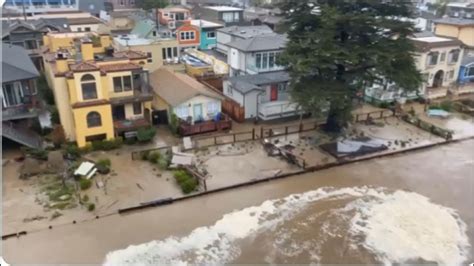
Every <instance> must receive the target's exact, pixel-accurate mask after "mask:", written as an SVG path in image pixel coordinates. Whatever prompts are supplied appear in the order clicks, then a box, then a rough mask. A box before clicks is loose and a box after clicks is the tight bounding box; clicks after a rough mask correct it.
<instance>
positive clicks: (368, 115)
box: [367, 113, 370, 121]
mask: <svg viewBox="0 0 474 266" xmlns="http://www.w3.org/2000/svg"><path fill="white" fill-rule="evenodd" d="M369 119H370V113H367V121H369Z"/></svg>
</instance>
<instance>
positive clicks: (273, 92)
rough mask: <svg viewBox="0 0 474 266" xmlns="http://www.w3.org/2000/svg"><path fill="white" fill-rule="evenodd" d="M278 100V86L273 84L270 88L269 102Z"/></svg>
mask: <svg viewBox="0 0 474 266" xmlns="http://www.w3.org/2000/svg"><path fill="white" fill-rule="evenodd" d="M277 100H278V85H276V84H273V85H272V86H271V87H270V101H272V102H273V101H277Z"/></svg>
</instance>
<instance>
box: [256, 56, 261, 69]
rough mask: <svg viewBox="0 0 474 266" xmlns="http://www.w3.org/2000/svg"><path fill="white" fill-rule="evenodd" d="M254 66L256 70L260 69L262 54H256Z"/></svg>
mask: <svg viewBox="0 0 474 266" xmlns="http://www.w3.org/2000/svg"><path fill="white" fill-rule="evenodd" d="M255 66H256V67H257V68H262V54H257V55H256V58H255Z"/></svg>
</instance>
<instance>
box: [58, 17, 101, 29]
mask: <svg viewBox="0 0 474 266" xmlns="http://www.w3.org/2000/svg"><path fill="white" fill-rule="evenodd" d="M67 20H68V23H69V27H70V28H71V31H79V32H81V31H93V32H97V30H98V29H99V26H100V25H103V24H104V22H103V21H101V20H100V19H98V18H97V17H94V16H88V17H72V18H68V19H67Z"/></svg>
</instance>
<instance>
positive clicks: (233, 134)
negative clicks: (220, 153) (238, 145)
mask: <svg viewBox="0 0 474 266" xmlns="http://www.w3.org/2000/svg"><path fill="white" fill-rule="evenodd" d="M232 136H233V137H234V143H235V133H234V134H232Z"/></svg>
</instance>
